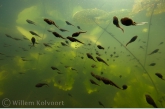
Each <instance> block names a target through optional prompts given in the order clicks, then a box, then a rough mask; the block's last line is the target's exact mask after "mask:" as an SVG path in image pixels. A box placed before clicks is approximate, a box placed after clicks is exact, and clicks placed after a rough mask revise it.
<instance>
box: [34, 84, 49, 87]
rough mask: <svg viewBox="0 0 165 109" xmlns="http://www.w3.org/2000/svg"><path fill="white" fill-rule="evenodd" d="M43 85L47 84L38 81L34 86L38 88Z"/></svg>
mask: <svg viewBox="0 0 165 109" xmlns="http://www.w3.org/2000/svg"><path fill="white" fill-rule="evenodd" d="M45 85H46V86H49V85H48V84H47V83H38V84H36V85H35V87H37V88H40V87H42V86H45Z"/></svg>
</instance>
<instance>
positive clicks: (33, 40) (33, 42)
mask: <svg viewBox="0 0 165 109" xmlns="http://www.w3.org/2000/svg"><path fill="white" fill-rule="evenodd" d="M31 42H32V44H33V45H32V46H31V47H34V44H35V42H36V39H35V38H34V37H32V38H31ZM31 47H30V48H31Z"/></svg>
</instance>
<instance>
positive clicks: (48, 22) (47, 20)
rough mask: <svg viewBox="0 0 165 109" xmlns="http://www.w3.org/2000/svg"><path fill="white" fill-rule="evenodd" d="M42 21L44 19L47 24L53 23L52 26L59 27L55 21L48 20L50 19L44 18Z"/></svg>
mask: <svg viewBox="0 0 165 109" xmlns="http://www.w3.org/2000/svg"><path fill="white" fill-rule="evenodd" d="M44 21H45V22H46V23H47V24H49V25H54V26H56V27H57V28H59V27H58V26H57V25H56V24H55V22H54V21H52V20H50V19H47V18H45V19H44Z"/></svg>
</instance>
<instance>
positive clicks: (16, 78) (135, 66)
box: [0, 0, 165, 108]
mask: <svg viewBox="0 0 165 109" xmlns="http://www.w3.org/2000/svg"><path fill="white" fill-rule="evenodd" d="M157 1H158V0H157ZM137 3H138V2H136V1H133V0H115V1H114V0H33V1H32V0H14V1H10V0H4V1H0V21H1V22H0V53H1V54H0V100H1V102H0V107H38V108H40V107H57V108H65V107H68V108H73V107H79V108H80V107H83V108H102V107H103V106H102V105H100V104H99V101H100V102H101V103H102V104H103V105H104V107H106V108H126V107H135V108H142V107H143V108H146V107H148V108H151V107H153V106H152V105H150V104H148V103H147V101H146V98H145V94H148V95H150V96H151V97H152V99H153V100H154V102H155V103H156V105H157V106H158V107H165V93H164V92H165V88H164V83H165V81H164V80H162V79H160V78H158V77H157V76H156V75H155V73H161V74H162V75H163V76H165V72H164V71H165V68H164V65H165V58H164V55H165V52H164V47H165V45H164V44H161V45H159V44H160V43H161V42H164V41H165V38H164V34H165V32H164V30H163V29H164V27H165V24H164V20H163V19H164V18H165V15H164V13H163V7H162V10H161V11H160V13H159V14H158V12H157V10H158V9H159V8H160V4H161V3H162V4H163V3H164V0H159V1H158V2H155V1H154V0H148V2H145V3H147V4H145V6H146V7H147V8H145V9H143V10H142V11H140V12H138V13H135V12H134V11H132V10H133V7H134V5H135V4H137ZM140 4H141V5H144V4H143V1H142V0H141V2H140ZM155 4H156V7H154V5H155ZM145 6H143V7H145ZM94 9H95V10H97V11H93V10H94ZM89 10H90V11H91V10H92V11H91V13H90V15H89V17H88V16H87V13H88V14H89ZM152 10H154V11H153V12H155V13H153V14H151V15H148V14H147V13H152ZM80 11H84V13H82V14H80V15H82V16H80V17H79V16H76V13H78V12H80ZM97 12H98V13H97ZM99 12H102V13H101V14H99ZM95 14H96V15H97V16H95V17H94V15H95ZM113 16H117V17H118V19H119V24H120V26H121V27H122V28H123V29H124V33H123V32H122V31H121V29H119V28H117V27H116V26H115V25H114V24H113ZM123 17H129V18H132V19H133V20H134V21H135V22H137V23H138V22H148V24H145V25H140V26H124V25H122V24H121V23H120V19H121V18H123ZM44 18H47V19H51V20H53V21H54V22H55V23H56V24H57V25H58V26H59V27H60V28H63V29H66V30H68V31H69V32H61V31H60V30H59V29H58V28H56V27H55V26H54V25H48V24H47V23H46V22H44ZM27 19H29V20H31V21H34V22H35V25H33V24H29V23H27V22H26V20H27ZM65 21H69V22H70V23H72V24H73V25H75V26H71V25H67V24H66V23H65ZM96 23H97V24H98V25H97V24H96ZM77 26H80V28H81V29H82V30H79V29H78V28H77ZM47 30H51V31H56V32H57V33H59V34H60V35H62V36H63V37H65V38H66V37H67V36H71V35H72V34H73V33H74V32H78V31H87V32H86V33H82V34H80V35H79V36H78V37H76V38H77V39H78V40H80V41H82V42H83V43H85V44H80V43H78V42H71V41H69V40H67V41H68V42H69V45H68V46H62V45H61V42H64V43H65V41H66V40H65V39H62V38H57V37H55V36H54V35H53V34H52V33H51V32H48V31H47ZM29 31H34V32H36V33H37V34H38V35H39V36H41V38H40V37H37V36H33V35H32V34H31V33H30V32H29ZM109 33H110V34H109ZM6 34H8V35H10V36H11V37H13V38H19V39H21V40H14V39H12V38H9V37H7V36H6ZM135 35H137V36H138V38H137V39H136V40H135V41H134V42H132V43H130V44H128V46H126V47H124V46H125V45H126V43H127V42H128V41H129V40H130V39H131V38H132V37H133V36H135ZM23 37H26V38H27V39H28V40H25V39H24V38H23ZM32 37H35V39H36V42H38V43H39V44H35V47H32V48H31V49H30V46H31V45H32V42H31V38H32ZM115 38H116V39H117V40H118V41H119V42H118V41H117V40H115ZM148 38H149V40H148ZM43 43H47V44H49V45H50V46H51V47H52V48H50V47H45V46H44V45H43ZM89 43H90V44H91V45H88V44H89ZM97 45H101V46H103V47H104V48H105V49H104V50H102V49H98V48H97ZM121 45H122V46H121ZM147 45H148V46H147ZM140 46H142V47H143V48H140ZM108 47H109V49H108ZM126 48H127V49H126ZM155 49H159V51H158V52H157V53H155V54H152V55H148V54H149V53H151V52H152V51H153V50H155ZM128 50H129V51H130V52H131V53H132V54H133V55H134V56H133V55H132V54H131V53H130V52H129V51H128ZM96 51H98V52H99V54H101V55H100V56H99V57H100V58H102V59H104V60H105V61H106V63H108V64H109V66H107V65H105V64H104V63H101V62H99V61H97V62H95V61H93V60H91V59H89V58H87V55H86V53H92V56H93V57H94V59H95V60H97V59H96V57H97V56H98V55H97V54H96ZM111 54H112V55H113V56H112V57H111V56H110V55H111ZM22 57H23V58H22ZM22 59H24V60H26V61H23V60H22ZM151 63H156V65H155V66H149V65H150V64H151ZM92 65H95V66H96V67H95V68H92V67H91V66H92ZM51 66H54V67H56V68H58V69H59V70H60V72H61V73H62V74H58V73H57V72H58V71H57V70H52V69H51ZM67 66H69V67H67ZM71 68H74V69H76V70H72V69H71ZM91 72H93V73H94V74H96V75H99V76H101V77H106V78H108V79H109V80H111V81H113V82H114V83H115V84H116V85H118V86H119V87H121V88H122V86H123V85H127V89H126V90H121V89H118V88H116V87H114V86H112V85H106V84H104V83H103V82H102V81H98V80H97V79H95V78H94V77H93V76H92V75H91ZM90 79H92V80H94V81H95V82H96V83H98V84H99V86H97V85H94V84H91V83H90ZM38 83H47V84H48V85H49V87H48V86H43V87H40V88H37V87H35V85H36V84H38ZM44 103H46V104H44Z"/></svg>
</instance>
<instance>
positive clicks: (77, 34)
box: [72, 31, 87, 37]
mask: <svg viewBox="0 0 165 109" xmlns="http://www.w3.org/2000/svg"><path fill="white" fill-rule="evenodd" d="M86 32H87V31H80V32H75V33H73V34H72V37H78V36H79V35H80V34H81V33H86Z"/></svg>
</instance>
